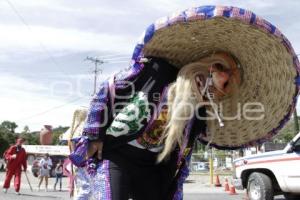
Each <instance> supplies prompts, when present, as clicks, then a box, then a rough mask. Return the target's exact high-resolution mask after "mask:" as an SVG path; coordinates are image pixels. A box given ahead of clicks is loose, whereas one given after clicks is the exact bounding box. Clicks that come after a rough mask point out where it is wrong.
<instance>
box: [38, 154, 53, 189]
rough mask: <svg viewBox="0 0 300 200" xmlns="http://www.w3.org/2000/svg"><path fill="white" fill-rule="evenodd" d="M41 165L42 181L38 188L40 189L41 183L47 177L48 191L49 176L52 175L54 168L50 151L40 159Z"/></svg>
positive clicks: (46, 186)
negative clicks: (51, 171)
mask: <svg viewBox="0 0 300 200" xmlns="http://www.w3.org/2000/svg"><path fill="white" fill-rule="evenodd" d="M39 167H40V176H39V178H40V182H39V185H38V190H40V188H41V184H42V182H43V180H44V178H45V191H46V192H47V191H48V178H49V176H50V170H51V168H52V160H51V158H50V156H49V154H48V153H46V154H45V156H44V158H42V159H41V160H40V163H39Z"/></svg>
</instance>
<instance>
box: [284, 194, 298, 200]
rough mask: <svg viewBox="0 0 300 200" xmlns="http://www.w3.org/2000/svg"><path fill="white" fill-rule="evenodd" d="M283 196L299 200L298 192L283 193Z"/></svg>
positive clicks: (288, 199)
mask: <svg viewBox="0 0 300 200" xmlns="http://www.w3.org/2000/svg"><path fill="white" fill-rule="evenodd" d="M284 197H285V199H287V200H299V199H300V194H291V193H285V194H284Z"/></svg>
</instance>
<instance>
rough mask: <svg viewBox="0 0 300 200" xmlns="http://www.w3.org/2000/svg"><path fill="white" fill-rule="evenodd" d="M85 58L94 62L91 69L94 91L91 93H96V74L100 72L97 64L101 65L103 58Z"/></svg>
mask: <svg viewBox="0 0 300 200" xmlns="http://www.w3.org/2000/svg"><path fill="white" fill-rule="evenodd" d="M85 60H89V61H91V62H93V63H94V64H95V69H94V70H93V73H94V91H93V95H95V94H96V89H97V76H98V72H102V70H101V69H98V65H102V64H103V63H104V61H103V60H100V59H98V58H92V57H89V56H87V57H86V59H85Z"/></svg>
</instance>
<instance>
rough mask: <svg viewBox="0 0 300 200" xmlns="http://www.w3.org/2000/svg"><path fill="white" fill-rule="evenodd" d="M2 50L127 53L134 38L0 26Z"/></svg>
mask: <svg viewBox="0 0 300 200" xmlns="http://www.w3.org/2000/svg"><path fill="white" fill-rule="evenodd" d="M0 30H1V32H0V43H1V47H0V48H1V49H2V51H3V50H6V51H7V50H11V49H13V48H23V49H24V48H26V49H32V48H34V49H37V50H39V49H41V48H42V50H43V48H44V47H46V48H47V49H49V50H51V51H54V50H60V51H63V50H67V51H70V50H72V51H93V50H94V51H97V50H98V51H99V50H102V51H121V52H130V51H131V49H132V47H133V44H134V38H131V37H128V36H127V37H124V36H122V35H114V34H106V33H98V34H97V33H93V32H87V31H79V30H76V29H58V28H53V27H45V26H31V27H30V29H27V28H26V27H24V26H23V27H20V26H15V25H11V26H8V25H0Z"/></svg>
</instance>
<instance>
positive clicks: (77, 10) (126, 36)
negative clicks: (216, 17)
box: [0, 0, 300, 131]
mask: <svg viewBox="0 0 300 200" xmlns="http://www.w3.org/2000/svg"><path fill="white" fill-rule="evenodd" d="M216 4H219V5H230V6H237V7H242V8H246V9H249V10H252V11H253V12H255V13H256V14H258V15H260V16H263V17H264V18H265V19H267V20H268V21H270V22H272V23H273V24H274V25H276V26H277V27H279V28H280V30H281V31H282V32H283V33H284V34H285V35H286V36H287V38H288V39H289V40H290V41H291V43H292V44H293V46H294V49H295V51H296V52H299V53H300V39H299V32H300V20H299V19H300V17H299V16H298V15H299V10H300V1H298V0H286V1H282V0H266V1H261V0H243V1H241V0H231V1H229V0H223V1H218V0H212V1H208V0H199V1H188V0H186V1H182V0H181V1H179V0H139V1H137V0H136V1H133V0H127V1H120V0H115V1H109V0H101V1H99V0H98V1H96V0H86V1H83V0H78V1H71V0H41V1H34V0H26V1H23V0H3V1H1V2H0V30H1V31H0V93H1V96H0V110H1V112H0V121H3V120H11V121H15V122H17V124H18V125H19V129H18V130H19V131H21V130H22V129H23V127H24V126H25V125H28V126H29V128H30V129H31V130H40V128H41V127H42V125H44V124H51V125H53V126H57V125H65V126H69V125H70V124H71V119H72V113H73V111H74V109H76V108H78V107H81V106H88V104H89V101H90V98H91V96H90V95H91V93H92V90H93V76H92V73H91V71H92V69H93V65H92V64H91V63H89V62H86V61H84V59H85V57H86V56H98V57H100V58H103V59H105V60H107V61H108V63H106V64H104V65H102V68H103V73H102V74H100V75H99V79H106V78H107V77H108V76H110V75H111V74H113V73H115V72H117V71H119V70H121V69H123V68H125V67H127V66H128V62H129V57H130V54H131V52H132V50H133V48H134V46H135V43H136V41H137V39H138V38H139V36H140V34H141V33H142V32H143V31H144V30H145V28H146V27H147V26H148V25H149V24H151V23H152V22H153V21H155V20H156V19H157V18H160V17H163V16H165V15H169V14H170V13H172V12H174V11H178V10H183V9H186V8H188V7H191V6H199V5H216Z"/></svg>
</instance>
